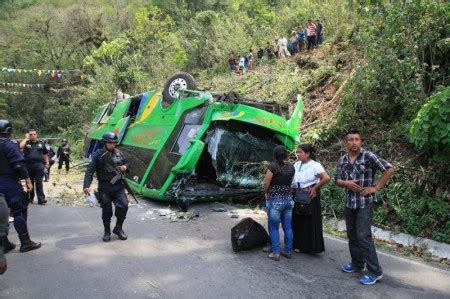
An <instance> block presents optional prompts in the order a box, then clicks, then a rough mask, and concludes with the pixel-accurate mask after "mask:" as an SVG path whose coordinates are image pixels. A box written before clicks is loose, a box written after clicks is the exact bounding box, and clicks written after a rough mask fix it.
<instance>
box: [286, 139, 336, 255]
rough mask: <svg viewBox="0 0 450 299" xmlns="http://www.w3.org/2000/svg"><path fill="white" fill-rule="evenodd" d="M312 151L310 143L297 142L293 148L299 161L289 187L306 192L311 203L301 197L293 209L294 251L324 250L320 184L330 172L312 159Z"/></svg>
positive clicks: (315, 251)
mask: <svg viewBox="0 0 450 299" xmlns="http://www.w3.org/2000/svg"><path fill="white" fill-rule="evenodd" d="M314 152H315V148H314V147H313V146H312V145H311V144H300V145H299V146H298V148H297V150H296V155H297V159H298V162H296V163H295V164H294V168H295V175H294V179H293V181H292V188H293V189H294V190H297V189H299V190H301V191H302V192H307V194H308V195H309V199H310V204H305V203H304V202H303V200H300V201H298V202H295V204H294V209H293V212H292V229H293V232H294V242H293V245H294V246H293V247H294V251H296V252H302V253H320V252H323V251H325V245H324V241H323V232H322V212H321V207H320V188H321V187H323V186H324V185H325V184H326V183H328V181H330V176H329V175H328V174H327V173H326V171H325V169H324V168H323V166H322V165H321V164H320V163H319V162H316V161H315V155H314ZM296 201H297V199H296Z"/></svg>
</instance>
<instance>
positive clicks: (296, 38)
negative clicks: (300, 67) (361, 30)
mask: <svg viewBox="0 0 450 299" xmlns="http://www.w3.org/2000/svg"><path fill="white" fill-rule="evenodd" d="M322 40H323V25H322V23H321V22H320V20H316V22H313V21H312V20H308V22H307V23H306V24H304V25H298V28H296V29H295V30H293V31H292V32H291V37H290V38H289V39H288V38H286V36H284V35H281V36H280V37H279V38H278V39H275V41H274V42H267V44H266V47H265V48H263V47H261V48H259V50H258V51H257V53H256V57H257V58H258V60H260V61H261V60H265V59H268V60H271V59H275V58H277V57H289V56H291V55H295V54H297V53H300V52H303V51H309V50H312V49H314V48H316V47H318V46H320V45H321V44H322ZM228 65H229V67H230V71H232V72H235V73H237V74H243V73H245V72H246V71H247V70H252V69H253V50H252V49H250V50H249V51H248V53H247V54H243V55H237V56H236V55H235V54H234V53H231V54H230V55H229V57H228Z"/></svg>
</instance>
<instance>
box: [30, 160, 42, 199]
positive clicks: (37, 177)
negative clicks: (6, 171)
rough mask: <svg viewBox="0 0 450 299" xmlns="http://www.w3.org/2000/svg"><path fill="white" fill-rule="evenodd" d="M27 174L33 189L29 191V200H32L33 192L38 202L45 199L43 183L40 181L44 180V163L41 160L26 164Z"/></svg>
mask: <svg viewBox="0 0 450 299" xmlns="http://www.w3.org/2000/svg"><path fill="white" fill-rule="evenodd" d="M27 169H28V174H29V175H30V180H31V184H32V185H33V190H32V191H31V192H30V193H29V196H30V202H33V200H34V193H35V192H36V195H37V198H38V202H43V201H45V194H44V185H43V183H42V181H43V180H44V165H42V163H41V162H39V163H36V164H32V165H27Z"/></svg>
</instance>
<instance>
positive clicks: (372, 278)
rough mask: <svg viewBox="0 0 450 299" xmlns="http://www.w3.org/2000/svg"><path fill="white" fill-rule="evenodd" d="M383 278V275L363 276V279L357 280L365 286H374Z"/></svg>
mask: <svg viewBox="0 0 450 299" xmlns="http://www.w3.org/2000/svg"><path fill="white" fill-rule="evenodd" d="M382 278H383V274H381V275H379V276H375V275H364V276H363V278H361V279H360V280H359V282H360V283H362V284H365V285H371V284H375V283H376V282H377V281H378V280H380V279H382Z"/></svg>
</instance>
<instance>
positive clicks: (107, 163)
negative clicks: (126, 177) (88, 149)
mask: <svg viewBox="0 0 450 299" xmlns="http://www.w3.org/2000/svg"><path fill="white" fill-rule="evenodd" d="M121 165H126V166H127V168H128V160H127V159H126V158H125V156H124V155H123V154H122V152H121V151H119V150H118V149H114V151H111V152H110V151H107V150H106V149H104V148H102V149H99V150H97V151H96V152H95V153H94V154H93V155H92V160H91V162H90V163H89V165H88V167H87V170H86V173H85V176H84V183H83V189H86V188H88V187H90V185H91V183H92V179H93V176H94V172H96V173H97V179H98V192H99V197H100V198H99V202H100V204H101V206H102V219H103V224H104V225H105V228H106V227H109V223H110V222H111V217H112V215H113V213H112V203H114V205H115V207H116V211H115V215H116V217H117V224H116V227H117V226H119V227H121V226H122V224H123V221H124V220H125V217H126V214H127V211H128V198H127V196H126V194H125V189H124V186H123V184H122V182H121V180H118V181H116V182H114V183H112V182H111V180H113V178H114V177H116V175H117V172H116V171H115V169H116V167H118V166H121Z"/></svg>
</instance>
